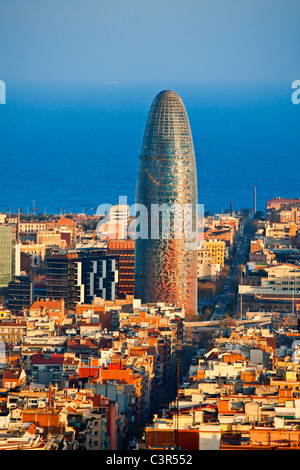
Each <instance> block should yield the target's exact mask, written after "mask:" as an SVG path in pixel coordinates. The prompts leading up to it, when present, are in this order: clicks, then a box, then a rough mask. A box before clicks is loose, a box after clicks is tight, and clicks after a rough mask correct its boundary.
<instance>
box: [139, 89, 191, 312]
mask: <svg viewBox="0 0 300 470" xmlns="http://www.w3.org/2000/svg"><path fill="white" fill-rule="evenodd" d="M197 202H198V195H197V173H196V162H195V153H194V146H193V140H192V134H191V130H190V124H189V120H188V116H187V113H186V110H185V107H184V104H183V102H182V100H181V98H180V97H179V96H178V94H177V93H175V92H174V91H171V90H165V91H162V92H160V93H159V94H158V95H157V96H156V97H155V99H154V101H153V103H152V106H151V108H150V111H149V115H148V119H147V123H146V127H145V131H144V138H143V143H142V148H141V153H140V159H139V168H138V177H137V187H136V204H137V205H138V207H137V216H136V241H135V297H136V298H139V299H141V300H142V302H143V303H154V302H160V301H161V302H166V303H169V304H175V305H177V306H180V307H181V306H184V309H185V313H186V319H188V318H191V317H192V316H193V315H194V314H196V313H197V247H196V246H195V244H193V243H190V242H191V241H192V240H195V238H194V235H195V231H196V230H197ZM139 207H140V211H139V209H138V208H139ZM143 208H146V209H147V210H146V216H145V210H144V209H143ZM174 208H175V210H174ZM145 218H146V219H147V224H145ZM145 228H146V229H147V230H145ZM146 231H147V233H145V232H146Z"/></svg>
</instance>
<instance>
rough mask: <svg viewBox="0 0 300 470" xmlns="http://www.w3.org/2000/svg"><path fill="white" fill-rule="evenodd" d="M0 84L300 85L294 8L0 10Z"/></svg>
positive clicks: (108, 0)
mask: <svg viewBox="0 0 300 470" xmlns="http://www.w3.org/2000/svg"><path fill="white" fill-rule="evenodd" d="M0 52H1V53H0V55H1V60H0V79H2V80H12V79H13V80H25V79H43V80H50V81H54V80H101V81H127V80H142V81H143V80H157V79H159V80H161V79H164V80H169V79H172V80H174V79H176V80H203V81H207V80H208V81H212V80H213V81H227V80H266V81H278V80H288V81H289V82H292V81H293V80H295V79H300V70H299V58H300V1H299V0H0Z"/></svg>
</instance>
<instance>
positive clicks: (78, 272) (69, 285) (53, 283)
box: [46, 250, 119, 309]
mask: <svg viewBox="0 0 300 470" xmlns="http://www.w3.org/2000/svg"><path fill="white" fill-rule="evenodd" d="M118 265H119V263H118V257H117V256H114V255H106V254H105V253H103V251H101V250H100V251H97V250H78V251H77V250H66V251H62V252H57V253H54V254H53V255H52V256H50V257H48V258H47V268H46V270H47V271H46V272H47V281H46V285H47V288H46V293H47V297H48V298H50V299H57V300H60V299H64V300H65V305H66V308H68V309H75V308H76V305H77V304H78V303H91V302H93V301H94V300H95V298H96V297H101V298H102V299H104V300H115V298H116V296H117V295H118Z"/></svg>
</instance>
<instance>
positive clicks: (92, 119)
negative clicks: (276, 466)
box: [0, 77, 300, 214]
mask: <svg viewBox="0 0 300 470" xmlns="http://www.w3.org/2000/svg"><path fill="white" fill-rule="evenodd" d="M296 78H297V77H296ZM293 79H295V77H292V79H291V81H290V82H288V81H287V82H281V83H268V82H264V83H256V82H242V83H240V82H226V83H222V82H212V83H200V82H190V83H183V82H176V81H174V82H168V83H167V82H159V81H157V82H143V83H141V82H124V83H123V82H120V83H103V82H101V81H92V82H76V81H74V82H69V83H66V82H45V81H43V82H40V81H20V82H16V81H10V80H5V84H6V104H4V105H3V104H2V105H0V159H1V167H0V168H1V192H0V211H1V212H6V211H8V210H11V212H16V211H17V209H18V208H21V210H22V212H23V213H32V211H33V208H34V207H35V208H36V211H37V213H45V212H46V213H51V214H56V213H59V212H61V211H62V212H63V213H68V212H86V213H89V214H92V213H95V211H96V208H97V207H98V205H100V204H116V203H118V200H119V197H127V201H128V204H130V205H131V204H133V203H134V197H135V184H136V176H137V167H138V159H139V152H140V147H141V143H142V138H143V131H144V126H145V123H146V119H147V114H148V111H149V108H150V106H151V103H152V101H153V99H154V97H155V96H156V94H157V93H158V92H160V91H161V90H163V89H173V90H174V91H176V92H177V93H178V94H179V95H180V96H181V98H182V100H183V102H184V104H185V107H186V110H187V113H188V116H189V120H190V125H191V130H192V135H193V140H194V147H195V154H196V162H197V173H198V196H199V203H200V204H204V208H205V210H207V211H211V212H222V211H226V210H227V209H228V208H229V207H230V201H232V205H233V209H234V210H238V209H240V208H252V207H253V199H254V185H256V188H257V210H264V209H265V203H266V200H267V199H269V198H272V197H275V196H281V197H300V183H299V175H300V158H299V157H300V139H299V122H300V105H299V106H297V105H294V104H293V103H292V101H291V95H292V89H291V82H292V80H293Z"/></svg>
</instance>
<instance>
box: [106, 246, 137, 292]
mask: <svg viewBox="0 0 300 470" xmlns="http://www.w3.org/2000/svg"><path fill="white" fill-rule="evenodd" d="M107 254H108V255H117V256H118V259H119V290H118V293H119V294H118V295H119V297H125V296H126V295H133V294H134V240H130V239H128V240H109V241H108V243H107Z"/></svg>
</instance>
